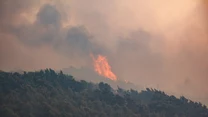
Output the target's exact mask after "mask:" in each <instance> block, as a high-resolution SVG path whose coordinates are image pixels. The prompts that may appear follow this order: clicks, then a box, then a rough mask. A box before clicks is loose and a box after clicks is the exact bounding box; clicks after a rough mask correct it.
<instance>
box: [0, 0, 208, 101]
mask: <svg viewBox="0 0 208 117" xmlns="http://www.w3.org/2000/svg"><path fill="white" fill-rule="evenodd" d="M205 14H207V2H206V1H205V0H204V1H203V0H183V1H181V0H169V1H167V0H128V1H127V0H99V1H98V0H87V1H83V0H30V1H28V0H15V1H13V0H4V1H2V0H1V1H0V69H1V70H5V71H13V70H18V69H22V70H39V69H45V68H53V69H56V70H60V69H63V68H67V67H70V66H73V67H76V68H80V67H86V68H89V69H91V68H92V67H93V63H92V59H91V57H90V53H93V54H95V55H97V54H101V55H104V56H106V57H107V59H108V61H109V64H110V65H111V68H112V71H114V73H115V74H116V75H117V77H118V78H119V79H123V80H128V81H131V82H134V83H135V84H137V85H141V86H144V87H153V88H158V89H160V90H164V91H166V92H168V93H170V94H175V95H184V96H187V97H188V98H190V99H192V100H196V101H202V102H203V103H205V104H208V87H207V83H208V78H207V76H208V72H207V69H208V56H207V54H208V48H207V31H208V29H207V23H206V20H207V17H206V15H205Z"/></svg>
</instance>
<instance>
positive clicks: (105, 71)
mask: <svg viewBox="0 0 208 117" xmlns="http://www.w3.org/2000/svg"><path fill="white" fill-rule="evenodd" d="M91 57H92V59H93V62H94V63H93V65H94V70H95V71H96V72H97V73H98V74H99V75H101V76H104V77H106V78H109V79H111V80H114V81H116V80H117V77H116V75H115V74H114V73H113V72H112V71H111V66H110V65H109V64H108V60H107V58H106V57H104V56H102V55H98V56H97V58H95V57H94V56H93V55H92V54H91Z"/></svg>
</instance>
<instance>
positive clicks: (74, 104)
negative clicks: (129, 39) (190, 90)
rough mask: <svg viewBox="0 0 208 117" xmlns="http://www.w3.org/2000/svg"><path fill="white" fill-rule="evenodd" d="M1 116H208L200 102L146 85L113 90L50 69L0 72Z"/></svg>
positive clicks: (100, 84)
mask: <svg viewBox="0 0 208 117" xmlns="http://www.w3.org/2000/svg"><path fill="white" fill-rule="evenodd" d="M0 116H1V117H208V109H207V107H206V106H205V105H202V104H201V103H198V102H194V101H191V100H189V99H186V98H185V97H183V96H181V97H180V98H176V97H175V96H169V95H167V94H165V93H164V92H163V91H158V90H156V89H151V88H147V89H146V90H143V91H141V92H137V91H136V90H132V89H131V90H124V89H121V88H119V87H118V89H116V90H115V89H112V88H111V86H110V85H108V84H106V83H103V82H101V83H98V84H94V83H89V82H86V81H84V80H81V81H76V80H75V79H74V78H73V77H72V76H70V75H65V74H63V73H62V71H60V72H59V73H56V72H55V71H54V70H52V69H46V70H41V71H37V72H24V73H16V72H14V73H9V72H3V71H1V72H0Z"/></svg>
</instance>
